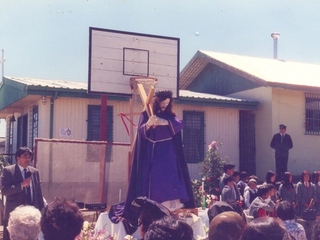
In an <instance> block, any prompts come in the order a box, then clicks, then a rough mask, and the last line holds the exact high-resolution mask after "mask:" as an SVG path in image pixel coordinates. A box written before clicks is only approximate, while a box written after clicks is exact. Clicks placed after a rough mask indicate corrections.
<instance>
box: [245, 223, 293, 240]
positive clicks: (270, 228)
mask: <svg viewBox="0 0 320 240" xmlns="http://www.w3.org/2000/svg"><path fill="white" fill-rule="evenodd" d="M240 240H291V238H290V235H289V233H288V231H287V230H286V229H285V228H284V227H282V226H281V225H280V223H279V222H278V221H277V220H276V218H273V217H261V218H257V219H254V220H253V221H251V222H250V223H249V224H248V225H247V227H246V228H245V230H244V231H243V234H242V235H241V237H240Z"/></svg>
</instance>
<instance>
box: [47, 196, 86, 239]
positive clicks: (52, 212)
mask: <svg viewBox="0 0 320 240" xmlns="http://www.w3.org/2000/svg"><path fill="white" fill-rule="evenodd" d="M82 226H83V216H82V213H81V212H80V210H79V207H78V206H77V205H76V204H75V203H73V202H70V201H68V200H66V199H60V198H56V199H55V200H54V201H52V202H51V203H49V204H48V205H47V206H45V208H44V210H43V212H42V218H41V230H42V233H43V236H44V239H45V240H74V239H75V238H76V237H77V236H78V235H79V234H80V232H81V229H82Z"/></svg>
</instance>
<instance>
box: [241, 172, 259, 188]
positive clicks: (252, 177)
mask: <svg viewBox="0 0 320 240" xmlns="http://www.w3.org/2000/svg"><path fill="white" fill-rule="evenodd" d="M250 179H254V180H256V182H257V184H258V181H259V179H258V177H257V176H256V175H250V176H249V177H248V181H250ZM248 189H249V186H248V184H247V185H246V186H245V188H244V192H245V191H247V190H248Z"/></svg>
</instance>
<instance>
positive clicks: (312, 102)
mask: <svg viewBox="0 0 320 240" xmlns="http://www.w3.org/2000/svg"><path fill="white" fill-rule="evenodd" d="M305 95H306V122H305V125H306V134H310V135H320V94H315V93H306V94H305Z"/></svg>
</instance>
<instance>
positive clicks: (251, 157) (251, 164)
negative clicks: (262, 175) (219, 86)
mask: <svg viewBox="0 0 320 240" xmlns="http://www.w3.org/2000/svg"><path fill="white" fill-rule="evenodd" d="M239 122H240V123H239V125H240V126H239V129H240V134H239V137H240V139H239V150H240V154H239V155H240V171H246V172H247V173H248V175H255V174H256V138H255V135H256V131H255V115H254V114H253V113H252V112H251V111H240V120H239Z"/></svg>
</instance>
